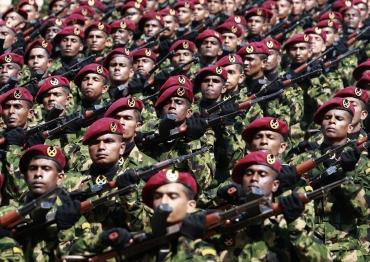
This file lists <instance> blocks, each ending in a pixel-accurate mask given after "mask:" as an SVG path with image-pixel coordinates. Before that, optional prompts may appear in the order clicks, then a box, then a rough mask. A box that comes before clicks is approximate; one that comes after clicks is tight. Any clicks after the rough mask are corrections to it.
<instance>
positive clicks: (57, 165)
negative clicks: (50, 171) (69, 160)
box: [27, 155, 63, 172]
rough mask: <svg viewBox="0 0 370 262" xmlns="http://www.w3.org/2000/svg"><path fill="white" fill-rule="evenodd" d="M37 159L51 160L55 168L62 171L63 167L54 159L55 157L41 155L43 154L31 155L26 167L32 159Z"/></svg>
mask: <svg viewBox="0 0 370 262" xmlns="http://www.w3.org/2000/svg"><path fill="white" fill-rule="evenodd" d="M37 159H47V160H51V161H52V162H53V163H54V164H55V167H56V169H57V171H58V172H62V171H63V168H62V167H61V165H60V164H59V163H58V162H57V161H55V159H53V158H51V157H47V156H43V155H36V156H33V157H31V158H30V159H29V160H28V163H27V167H28V165H29V164H30V163H31V161H32V160H37Z"/></svg>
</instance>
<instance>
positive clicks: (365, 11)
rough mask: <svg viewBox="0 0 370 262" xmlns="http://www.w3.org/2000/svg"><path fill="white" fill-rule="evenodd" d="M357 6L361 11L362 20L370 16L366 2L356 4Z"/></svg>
mask: <svg viewBox="0 0 370 262" xmlns="http://www.w3.org/2000/svg"><path fill="white" fill-rule="evenodd" d="M356 8H357V9H358V11H360V17H361V21H365V20H366V18H367V17H368V9H367V5H366V4H365V3H359V4H357V5H356Z"/></svg>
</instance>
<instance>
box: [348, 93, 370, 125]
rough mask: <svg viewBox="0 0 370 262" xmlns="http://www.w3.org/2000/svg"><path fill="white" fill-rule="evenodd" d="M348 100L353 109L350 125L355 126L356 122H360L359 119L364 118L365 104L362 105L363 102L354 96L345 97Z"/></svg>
mask: <svg viewBox="0 0 370 262" xmlns="http://www.w3.org/2000/svg"><path fill="white" fill-rule="evenodd" d="M346 98H347V99H348V100H349V101H350V102H351V104H352V105H353V107H354V109H355V114H354V115H353V118H352V123H351V124H352V126H356V125H358V124H360V123H361V121H363V120H365V119H366V117H367V115H368V113H367V111H366V106H365V105H364V103H363V102H362V101H361V100H360V99H357V98H354V97H346Z"/></svg>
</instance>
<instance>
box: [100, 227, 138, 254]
mask: <svg viewBox="0 0 370 262" xmlns="http://www.w3.org/2000/svg"><path fill="white" fill-rule="evenodd" d="M130 240H131V234H130V232H128V231H127V230H126V229H124V228H120V227H116V228H112V229H109V230H105V231H104V232H103V233H102V234H101V235H100V241H101V242H102V244H103V245H106V246H111V247H113V248H115V249H123V248H125V247H127V246H128V245H129V244H130Z"/></svg>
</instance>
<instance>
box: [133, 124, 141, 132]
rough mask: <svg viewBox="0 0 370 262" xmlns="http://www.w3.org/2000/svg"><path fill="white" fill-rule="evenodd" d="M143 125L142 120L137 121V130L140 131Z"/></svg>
mask: <svg viewBox="0 0 370 262" xmlns="http://www.w3.org/2000/svg"><path fill="white" fill-rule="evenodd" d="M141 126H142V123H140V122H136V128H135V131H136V132H137V131H139V130H140V129H141Z"/></svg>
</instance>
